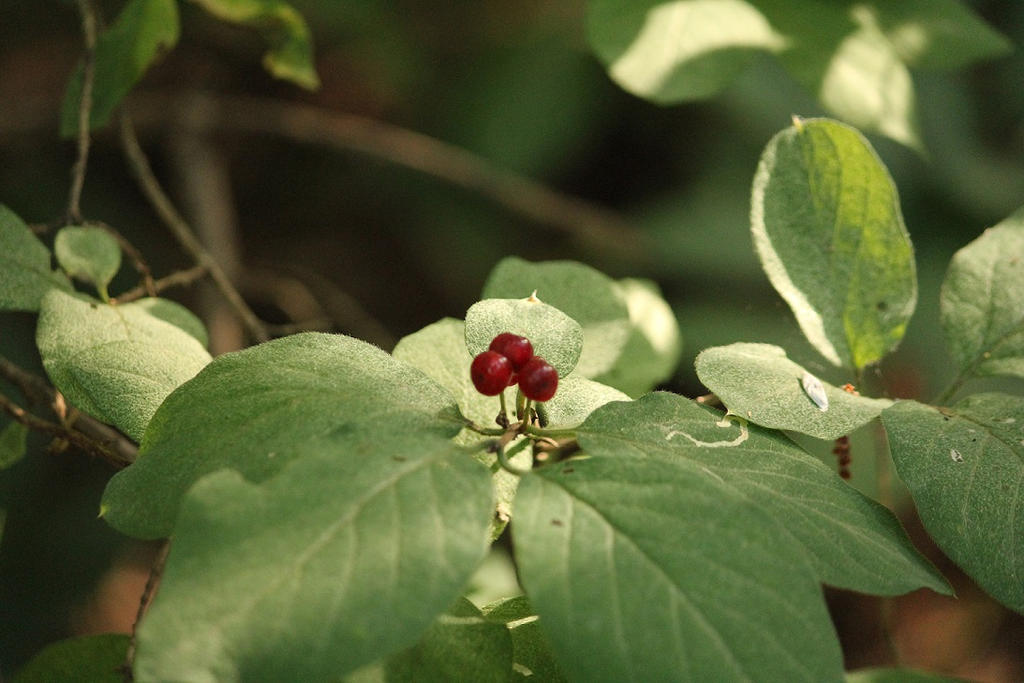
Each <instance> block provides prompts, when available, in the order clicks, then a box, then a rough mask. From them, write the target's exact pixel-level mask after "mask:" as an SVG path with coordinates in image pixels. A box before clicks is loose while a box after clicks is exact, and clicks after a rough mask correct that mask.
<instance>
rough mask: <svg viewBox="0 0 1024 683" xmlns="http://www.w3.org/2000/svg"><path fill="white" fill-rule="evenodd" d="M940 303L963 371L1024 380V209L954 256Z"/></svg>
mask: <svg viewBox="0 0 1024 683" xmlns="http://www.w3.org/2000/svg"><path fill="white" fill-rule="evenodd" d="M939 301H940V305H941V309H940V310H941V314H942V327H943V331H944V332H945V333H946V344H947V346H948V347H949V349H950V352H951V353H952V354H953V358H954V360H955V361H956V364H957V367H958V368H959V369H960V372H961V373H963V374H965V375H967V376H969V375H1012V376H1014V377H1022V378H1024V209H1021V210H1019V211H1017V212H1016V213H1014V214H1013V215H1012V216H1010V217H1009V218H1007V219H1006V220H1004V221H1003V222H1002V223H1000V224H999V225H997V226H995V227H994V228H989V229H988V230H986V231H985V232H984V233H982V235H981V236H980V237H978V238H977V239H976V240H974V241H973V242H971V243H970V244H968V245H967V246H966V247H964V248H963V249H961V250H960V251H958V252H957V253H956V254H954V255H953V260H952V261H951V262H950V264H949V271H948V272H947V273H946V279H945V281H944V282H943V283H942V292H941V295H940V299H939Z"/></svg>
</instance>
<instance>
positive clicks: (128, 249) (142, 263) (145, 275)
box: [89, 219, 156, 296]
mask: <svg viewBox="0 0 1024 683" xmlns="http://www.w3.org/2000/svg"><path fill="white" fill-rule="evenodd" d="M89 224H90V225H95V226H96V227H98V228H102V229H103V230H105V231H106V232H107V233H108V234H109V235H110V236H111V237H113V238H114V239H115V240H117V244H118V246H120V247H121V251H123V252H124V254H125V256H127V257H128V259H129V260H130V261H131V262H132V267H133V268H135V272H137V273H138V274H139V275H140V276H141V277H142V284H141V285H139V286H140V287H142V288H143V290H144V291H145V292H146V294H147V295H149V296H156V289H155V288H154V282H153V271H152V269H151V268H150V267H149V264H148V263H147V262H146V259H145V257H144V256H143V255H142V252H141V251H139V250H138V249H136V248H135V245H134V244H132V243H131V242H129V241H128V238H127V237H125V236H124V235H122V234H121V233H120V232H119V231H118V230H117V228H115V227H113V226H112V225H108V224H106V223H104V222H103V221H97V220H93V219H89Z"/></svg>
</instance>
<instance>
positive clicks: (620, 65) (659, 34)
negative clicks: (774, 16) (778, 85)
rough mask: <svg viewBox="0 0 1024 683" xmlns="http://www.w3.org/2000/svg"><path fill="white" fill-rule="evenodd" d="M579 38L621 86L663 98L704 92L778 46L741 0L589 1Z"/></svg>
mask: <svg viewBox="0 0 1024 683" xmlns="http://www.w3.org/2000/svg"><path fill="white" fill-rule="evenodd" d="M587 39H588V41H589V43H590V47H591V49H592V50H593V51H594V53H595V54H596V55H597V56H598V58H599V59H600V60H601V61H602V62H603V63H604V65H605V67H606V68H607V69H608V73H609V75H610V76H611V77H612V79H613V80H614V81H615V82H616V83H618V84H619V85H620V86H621V87H622V88H623V89H625V90H627V91H629V92H631V93H633V94H634V95H639V96H641V97H644V98H646V99H649V100H652V101H654V102H660V103H664V104H668V103H674V102H681V101H684V100H694V99H701V98H705V97H710V96H711V95H714V94H715V93H717V92H718V91H719V90H722V89H723V88H724V87H725V86H726V85H728V84H729V83H730V82H731V81H732V80H733V78H735V76H736V75H737V74H738V73H739V72H740V71H741V70H742V69H743V67H744V66H746V64H747V62H748V61H749V60H750V58H751V57H752V56H753V55H754V54H756V53H758V52H763V51H775V50H778V49H781V48H782V47H783V46H784V40H783V39H782V37H781V36H779V35H778V34H777V33H776V32H775V31H774V30H773V29H772V27H771V25H770V24H769V23H768V21H767V20H766V19H765V18H764V16H762V14H761V13H760V12H758V10H757V9H756V8H755V7H754V6H753V4H752V3H749V2H745V1H744V0H627V1H626V2H622V1H621V0H619V1H616V0H594V1H592V2H591V3H589V5H588V8H587Z"/></svg>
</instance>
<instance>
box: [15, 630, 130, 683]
mask: <svg viewBox="0 0 1024 683" xmlns="http://www.w3.org/2000/svg"><path fill="white" fill-rule="evenodd" d="M128 641H129V637H128V636H127V635H122V634H120V633H116V634H115V633H107V634H103V635H98V636H81V637H79V638H69V639H67V640H61V641H58V642H56V643H53V644H51V645H48V646H46V647H45V648H43V650H41V651H40V652H39V654H37V655H36V656H35V657H33V658H32V660H31V661H30V662H29V663H28V664H26V665H25V666H23V667H22V668H21V669H20V670H19V671H18V673H17V674H16V675H15V676H14V678H13V679H11V683H53V681H89V683H122V681H124V674H122V673H121V671H120V668H121V666H122V665H124V661H125V657H126V656H127V654H128Z"/></svg>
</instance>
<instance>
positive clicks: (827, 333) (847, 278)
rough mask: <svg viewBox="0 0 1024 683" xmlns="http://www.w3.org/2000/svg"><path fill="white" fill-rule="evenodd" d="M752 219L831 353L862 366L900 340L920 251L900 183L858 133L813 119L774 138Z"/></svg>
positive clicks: (775, 267) (766, 255)
mask: <svg viewBox="0 0 1024 683" xmlns="http://www.w3.org/2000/svg"><path fill="white" fill-rule="evenodd" d="M750 223H751V230H752V232H753V236H754V246H755V247H756V248H757V253H758V256H759V257H760V259H761V263H762V265H763V266H764V270H765V272H766V273H767V274H768V278H769V279H770V280H771V282H772V285H774V287H775V289H776V290H778V292H779V294H781V295H782V297H783V298H784V299H785V300H786V302H787V303H788V304H789V306H790V308H791V309H792V310H793V313H794V315H795V316H796V319H797V322H798V323H799V324H800V329H801V330H803V333H804V335H805V336H806V337H807V339H808V340H810V342H811V343H812V344H813V345H814V347H815V348H816V349H817V350H818V351H820V352H821V354H822V355H823V356H825V358H827V359H828V360H829V361H830V362H832V363H833V364H835V365H843V366H846V367H854V368H863V367H864V366H865V365H868V364H869V363H874V362H876V361H878V360H879V359H881V358H882V357H883V356H884V355H885V354H887V353H888V352H890V351H891V350H893V349H894V348H895V347H896V346H897V345H898V344H899V342H900V340H901V339H902V338H903V334H904V332H905V331H906V327H907V322H908V321H909V320H910V316H911V314H912V313H913V312H914V306H915V304H916V303H917V278H916V269H915V264H914V253H913V247H912V246H911V244H910V237H909V235H907V230H906V228H905V227H904V226H903V216H902V214H901V213H900V206H899V198H898V197H897V194H896V186H895V185H894V184H893V182H892V178H891V177H890V176H889V172H888V170H886V168H885V166H884V164H882V162H881V160H880V159H879V158H878V156H877V154H875V151H874V150H873V149H872V148H871V145H870V144H869V143H868V142H867V140H865V139H864V137H863V136H862V135H861V134H860V133H858V132H857V131H856V130H854V129H853V128H850V127H849V126H846V125H844V124H841V123H839V122H838V121H832V120H829V119H811V120H806V121H797V122H796V123H795V125H794V126H792V127H790V128H788V129H786V130H784V131H782V132H781V133H779V134H778V135H776V136H775V137H774V138H772V140H771V142H769V143H768V146H767V148H766V149H765V151H764V153H763V154H762V156H761V162H760V164H759V165H758V169H757V175H756V176H755V177H754V188H753V197H752V206H751V212H750Z"/></svg>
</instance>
